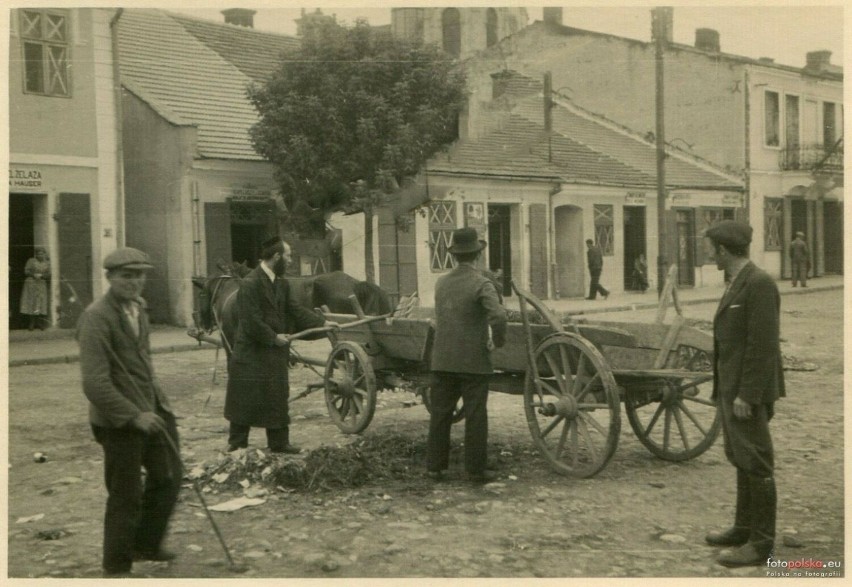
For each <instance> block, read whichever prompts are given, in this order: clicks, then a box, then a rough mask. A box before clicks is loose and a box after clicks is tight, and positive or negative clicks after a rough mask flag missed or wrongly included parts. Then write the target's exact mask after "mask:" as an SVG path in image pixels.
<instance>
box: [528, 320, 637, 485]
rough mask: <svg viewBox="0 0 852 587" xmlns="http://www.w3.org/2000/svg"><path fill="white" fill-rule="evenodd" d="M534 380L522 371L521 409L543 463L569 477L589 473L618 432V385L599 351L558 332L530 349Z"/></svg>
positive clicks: (606, 457) (600, 463) (606, 453)
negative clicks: (533, 362) (522, 404)
mask: <svg viewBox="0 0 852 587" xmlns="http://www.w3.org/2000/svg"><path fill="white" fill-rule="evenodd" d="M533 359H534V360H535V365H536V371H537V372H538V379H536V378H535V373H534V371H533V370H532V369H528V370H527V377H526V381H525V385H524V411H525V412H526V416H527V424H529V428H530V432H531V433H532V437H533V441H534V442H535V444H536V446H538V448H539V450H540V451H541V453H542V455H544V458H545V459H546V460H547V462H548V464H550V466H551V467H552V468H553V469H554V470H556V471H557V472H558V473H561V474H563V475H568V476H571V477H591V476H593V475H595V474H596V473H597V472H598V471H600V470H601V469H603V468H604V467H605V466H606V464H607V462H609V459H610V458H611V457H612V455H613V453H614V452H615V447H616V446H617V444H618V435H619V432H620V430H621V419H620V405H619V395H618V387H617V386H616V384H615V378H614V377H613V375H612V371H611V370H610V369H609V367H608V366H607V364H606V360H605V359H604V357H603V356H602V355H601V354H600V352H599V351H598V350H597V349H596V348H595V347H594V346H593V345H592V344H591V343H590V342H589V341H587V340H586V339H585V338H583V337H581V336H579V335H576V334H573V333H567V332H562V333H558V334H553V335H551V336H549V337H547V338H545V339H544V340H542V341H541V342H540V343H539V345H538V347H536V349H535V351H534V352H533Z"/></svg>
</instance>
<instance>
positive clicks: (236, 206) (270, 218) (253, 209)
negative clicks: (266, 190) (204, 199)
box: [230, 200, 278, 269]
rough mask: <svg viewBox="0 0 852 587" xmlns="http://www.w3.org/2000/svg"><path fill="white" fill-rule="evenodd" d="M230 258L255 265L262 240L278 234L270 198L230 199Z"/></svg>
mask: <svg viewBox="0 0 852 587" xmlns="http://www.w3.org/2000/svg"><path fill="white" fill-rule="evenodd" d="M230 220H231V260H232V261H234V262H236V263H245V264H246V265H247V266H249V267H251V268H252V269H253V268H255V267H257V264H258V259H259V257H260V249H261V246H262V244H263V241H265V240H266V239H268V238H270V237H273V236H275V235H276V234H278V224H277V222H276V218H275V205H274V203H273V202H272V201H271V200H262V201H233V200H232V201H231V202H230Z"/></svg>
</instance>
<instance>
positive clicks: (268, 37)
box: [168, 13, 299, 82]
mask: <svg viewBox="0 0 852 587" xmlns="http://www.w3.org/2000/svg"><path fill="white" fill-rule="evenodd" d="M168 15H169V16H170V17H171V18H173V19H174V20H176V21H177V22H178V23H180V24H181V26H183V28H185V29H186V30H187V32H189V33H190V34H191V35H192V36H194V37H195V38H196V39H198V40H199V41H201V42H202V43H204V44H205V45H207V46H208V47H210V48H211V49H213V50H214V51H216V53H218V54H219V55H220V56H221V57H222V58H223V59H224V60H225V61H228V62H229V63H231V64H232V65H234V66H236V67H237V69H239V70H240V71H242V72H243V73H244V74H246V75H247V76H249V77H250V78H252V79H253V80H255V81H257V82H265V81H266V80H267V79H269V77H270V76H271V75H272V73H273V72H274V71H275V70H276V69H277V68H278V63H279V56H280V55H281V53H282V52H283V51H285V50H292V49H298V48H299V40H298V39H297V38H296V37H287V36H284V35H278V34H275V33H266V32H263V31H258V30H255V29H252V28H248V27H243V26H237V25H233V24H225V23H218V22H211V21H207V20H199V19H197V18H190V17H188V16H184V15H182V14H173V13H168Z"/></svg>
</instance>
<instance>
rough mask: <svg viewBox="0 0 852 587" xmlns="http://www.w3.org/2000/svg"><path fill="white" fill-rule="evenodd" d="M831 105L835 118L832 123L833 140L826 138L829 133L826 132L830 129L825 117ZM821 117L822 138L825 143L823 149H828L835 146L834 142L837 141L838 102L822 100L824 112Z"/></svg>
mask: <svg viewBox="0 0 852 587" xmlns="http://www.w3.org/2000/svg"><path fill="white" fill-rule="evenodd" d="M829 106H830V107H831V116H832V118H833V119H834V120H833V121H832V125H831V127H830V128H831V141H828V140H826V139H827V138H828V133H827V132H826V131H827V130H828V129H829V126H828V125H827V123H826V121H825V119H826V116H825V115H826V113H827V112H828V108H829ZM820 118H821V120H822V129H821V133H820V134H821V135H822V136H821V137H820V138H821V139H822V144H823V149H824V150H828V149H830V148H831V147H833V146H834V143H836V142H837V137H838V134H837V102H832V101H829V100H823V101H822V112H821V113H820Z"/></svg>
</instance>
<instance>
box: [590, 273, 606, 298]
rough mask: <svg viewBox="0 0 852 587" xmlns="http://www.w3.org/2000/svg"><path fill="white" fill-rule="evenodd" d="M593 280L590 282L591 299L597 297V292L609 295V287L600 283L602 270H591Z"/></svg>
mask: <svg viewBox="0 0 852 587" xmlns="http://www.w3.org/2000/svg"><path fill="white" fill-rule="evenodd" d="M591 276H592V280H591V283H590V284H589V299H590V300H593V299H595V298H596V297H597V294H598V293H600V294H601V295H602V296H608V295H609V292H608V291H607V289H606V288H605V287H604V286H602V285H601V284H600V279H601V272H600V271H597V272H595V271H592V272H591Z"/></svg>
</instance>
